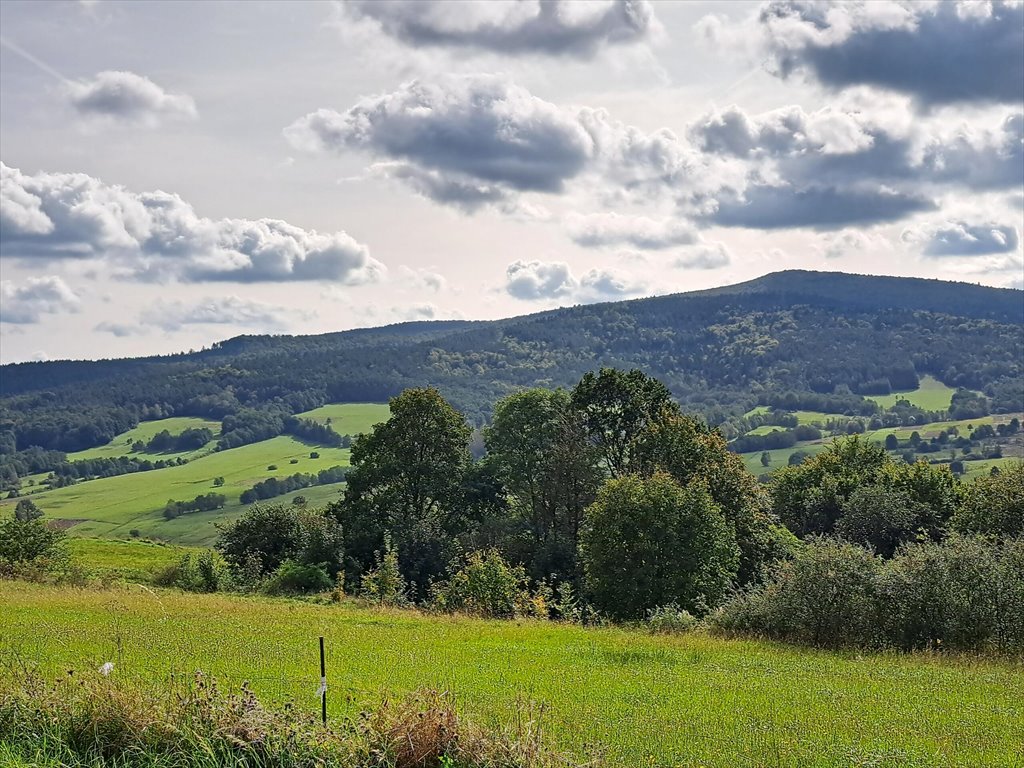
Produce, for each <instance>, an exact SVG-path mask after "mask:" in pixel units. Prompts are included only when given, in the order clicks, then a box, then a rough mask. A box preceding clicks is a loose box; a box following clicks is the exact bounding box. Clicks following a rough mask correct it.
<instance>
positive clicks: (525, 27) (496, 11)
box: [342, 0, 657, 59]
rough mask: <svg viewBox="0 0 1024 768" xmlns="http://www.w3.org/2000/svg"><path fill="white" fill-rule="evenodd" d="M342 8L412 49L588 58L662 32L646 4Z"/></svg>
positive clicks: (369, 1) (458, 2)
mask: <svg viewBox="0 0 1024 768" xmlns="http://www.w3.org/2000/svg"><path fill="white" fill-rule="evenodd" d="M342 8H343V9H344V10H345V12H346V13H347V14H348V15H349V16H350V17H351V18H354V19H357V20H369V21H372V22H373V23H375V24H376V25H377V27H378V28H379V29H380V30H381V31H382V32H384V33H385V34H387V35H390V36H391V37H393V38H396V39H397V40H400V41H401V42H403V43H405V44H406V45H409V46H414V47H447V48H471V49H476V50H478V51H486V52H491V53H497V54H504V55H508V56H526V55H535V54H541V55H547V56H565V57H575V58H584V59H585V58H590V57H592V56H593V55H594V54H595V53H597V52H598V51H599V50H601V49H602V48H605V47H608V46H617V45H624V44H629V43H636V42H640V41H643V40H645V39H648V38H649V37H650V35H651V33H652V32H653V31H654V30H655V29H656V28H657V22H656V21H655V18H654V9H653V7H652V5H651V3H649V2H648V1H647V0H604V2H598V3H579V2H569V0H544V1H543V2H539V3H528V2H519V1H514V2H495V1H494V0H491V1H490V2H477V3H470V2H464V1H462V0H390V1H389V2H379V1H378V0H345V2H344V3H343V5H342Z"/></svg>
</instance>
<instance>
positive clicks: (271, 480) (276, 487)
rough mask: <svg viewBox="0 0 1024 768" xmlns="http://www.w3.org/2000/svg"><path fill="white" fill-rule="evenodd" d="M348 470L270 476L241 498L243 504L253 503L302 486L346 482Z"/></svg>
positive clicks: (341, 468) (344, 468) (245, 492)
mask: <svg viewBox="0 0 1024 768" xmlns="http://www.w3.org/2000/svg"><path fill="white" fill-rule="evenodd" d="M347 474H348V470H347V468H346V467H342V466H337V467H328V468H327V469H321V470H320V471H319V472H317V473H316V474H315V475H314V474H311V473H304V472H296V473H295V474H294V475H289V476H288V477H268V478H267V479H266V480H261V481H260V482H258V483H256V485H254V486H253V487H252V488H250V489H248V490H246V491H242V495H241V497H240V498H239V501H241V502H242V503H243V504H252V503H253V502H256V501H263V500H264V499H272V498H274V497H275V496H282V495H284V494H286V493H291V492H292V491H297V490H299V489H300V488H309V487H310V486H312V485H328V484H329V483H341V482H344V480H345V477H346V475H347Z"/></svg>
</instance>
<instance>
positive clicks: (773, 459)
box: [740, 439, 832, 475]
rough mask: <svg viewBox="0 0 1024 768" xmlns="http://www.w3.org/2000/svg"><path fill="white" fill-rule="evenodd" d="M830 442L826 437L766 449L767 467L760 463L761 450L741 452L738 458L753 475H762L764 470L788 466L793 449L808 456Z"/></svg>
mask: <svg viewBox="0 0 1024 768" xmlns="http://www.w3.org/2000/svg"><path fill="white" fill-rule="evenodd" d="M831 442H832V440H831V439H827V440H824V441H820V442H816V443H797V444H796V445H794V446H793V447H792V448H776V449H773V450H771V451H768V457H769V459H770V462H769V464H768V466H767V467H766V466H764V465H763V464H761V451H751V452H750V453H741V454H740V458H741V459H743V464H744V466H745V467H746V468H747V471H748V472H750V473H751V474H753V475H762V474H764V473H766V472H774V471H775V470H776V469H781V468H782V467H785V466H788V465H789V457H790V456H791V455H792V453H793V452H794V451H803V452H804V453H806V454H808V455H809V456H814V455H815V454H818V453H821V451H823V450H825V449H826V448H827V447H828V446H829V444H830V443H831Z"/></svg>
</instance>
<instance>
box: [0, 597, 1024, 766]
mask: <svg viewBox="0 0 1024 768" xmlns="http://www.w3.org/2000/svg"><path fill="white" fill-rule="evenodd" d="M0 611H2V612H3V615H4V618H5V625H4V627H5V629H4V633H3V638H4V639H3V644H4V645H6V646H7V647H6V648H4V649H2V650H3V651H4V652H6V653H8V654H16V656H17V658H18V660H19V662H22V663H28V664H34V665H38V667H39V670H40V671H41V672H42V673H43V674H44V675H47V676H56V675H59V674H67V672H68V670H70V669H73V670H75V674H76V675H95V674H97V672H96V670H97V669H98V667H99V666H100V665H101V664H103V663H104V662H107V661H111V662H113V663H114V664H115V667H114V669H115V672H114V674H115V675H116V676H117V677H118V678H119V679H122V680H126V681H129V682H130V683H131V684H133V685H135V684H137V685H145V686H160V685H161V684H162V683H163V682H164V681H166V680H168V679H169V676H170V675H171V674H174V675H178V676H182V675H184V676H191V675H193V674H194V673H195V672H196V671H199V670H201V671H202V672H204V673H206V674H211V675H213V676H214V677H215V678H217V679H218V680H219V681H220V683H221V685H222V686H230V687H232V688H234V689H236V690H237V686H239V685H240V684H241V683H242V681H243V680H248V681H250V683H251V685H252V687H253V689H254V690H255V691H256V693H257V694H258V695H259V696H260V697H261V698H263V699H264V700H266V701H268V702H282V701H286V700H291V701H294V703H295V706H298V707H306V708H309V709H310V710H311V711H315V710H316V708H317V706H318V705H317V697H316V695H315V692H316V689H317V683H318V679H319V667H318V656H317V638H318V637H319V636H320V635H323V636H324V637H325V638H326V641H327V662H328V666H327V675H328V680H329V691H330V695H329V699H328V701H329V715H330V717H331V718H339V717H344V716H350V715H354V714H355V713H356V712H357V711H358V709H359V708H360V707H361V706H366V705H371V704H374V703H376V701H378V700H379V699H380V698H381V697H383V696H384V695H385V694H401V693H405V692H408V691H412V690H415V689H418V688H434V689H440V690H445V691H450V692H452V693H453V694H454V695H455V697H456V701H457V702H458V704H459V706H460V708H461V709H462V710H463V711H464V712H466V713H468V714H470V715H471V716H472V717H473V719H475V720H476V721H477V722H481V723H483V724H488V725H502V724H506V725H507V724H508V722H509V721H510V719H512V718H513V714H514V712H515V710H516V709H517V704H518V705H519V707H520V708H521V706H522V704H523V703H524V702H529V703H532V704H534V705H536V707H537V708H536V709H535V710H534V712H535V713H536V714H537V716H538V717H539V718H540V722H541V725H542V727H543V728H544V729H545V731H546V735H547V737H548V739H549V740H550V741H552V742H553V743H554V745H555V746H557V747H558V748H560V749H563V750H566V751H569V752H571V753H574V754H577V755H579V756H580V757H583V756H588V755H594V754H602V755H603V756H604V758H605V760H606V765H607V766H609V768H610V767H611V766H637V767H640V766H647V767H648V768H650V767H652V766H665V767H667V766H707V767H709V768H710V767H712V766H713V767H715V768H735V767H737V766H750V767H751V768H753V766H769V765H770V766H862V767H864V768H867V766H902V767H905V768H943V767H949V766H982V765H990V766H1006V767H1007V768H1010V767H1011V766H1014V765H1017V766H1019V765H1020V764H1021V763H1020V762H1019V760H1020V753H1019V751H1017V750H1018V749H1019V747H1020V745H1021V744H1022V743H1024V699H1022V698H1021V695H1020V694H1021V683H1020V681H1021V679H1022V675H1024V668H1022V667H1021V666H1020V664H1019V663H1016V662H1011V661H997V660H989V661H979V660H974V659H958V658H955V657H943V656H939V655H907V654H903V655H890V654H864V653H829V652H824V651H815V650H807V649H799V648H795V647H785V646H781V645H775V644H771V643H762V642H753V641H738V640H724V639H718V638H713V637H709V636H706V635H703V634H700V633H697V634H690V635H683V636H655V635H650V634H647V633H645V632H642V631H638V630H631V629H624V628H582V627H578V626H572V625H563V624H557V623H549V622H540V621H483V620H476V619H469V618H451V617H437V616H427V615H420V614H417V613H415V612H411V611H394V610H383V611H378V610H373V609H367V608H361V607H357V606H355V605H353V604H351V603H349V602H347V601H346V602H343V603H341V604H334V605H316V604H311V603H303V602H298V601H294V600H280V599H278V600H274V599H269V598H245V597H229V596H220V595H187V594H183V593H178V592H175V591H170V590H156V591H151V590H144V589H142V588H139V587H125V588H116V589H109V590H97V589H73V588H64V587H51V586H42V585H35V584H27V583H18V582H10V583H7V584H5V585H4V589H3V590H2V591H0ZM2 674H4V672H3V671H2V668H0V675H2ZM541 708H542V709H541Z"/></svg>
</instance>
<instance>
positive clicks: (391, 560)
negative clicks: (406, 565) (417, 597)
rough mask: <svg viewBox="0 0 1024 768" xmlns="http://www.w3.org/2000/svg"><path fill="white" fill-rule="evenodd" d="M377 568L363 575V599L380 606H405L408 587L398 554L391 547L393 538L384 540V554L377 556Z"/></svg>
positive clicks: (379, 553) (380, 553)
mask: <svg viewBox="0 0 1024 768" xmlns="http://www.w3.org/2000/svg"><path fill="white" fill-rule="evenodd" d="M375 560H376V567H374V568H372V569H371V570H369V571H367V572H366V573H364V574H363V579H362V584H361V586H362V594H363V597H365V598H368V599H369V600H372V601H373V602H375V603H377V604H378V605H382V606H383V605H405V604H406V603H407V602H408V597H407V591H408V587H407V585H406V583H405V579H404V578H403V577H402V571H401V570H400V569H399V567H398V553H397V552H396V551H395V549H394V547H392V546H391V538H390V537H385V539H384V552H383V553H382V552H380V551H378V552H377V553H376V555H375Z"/></svg>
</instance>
